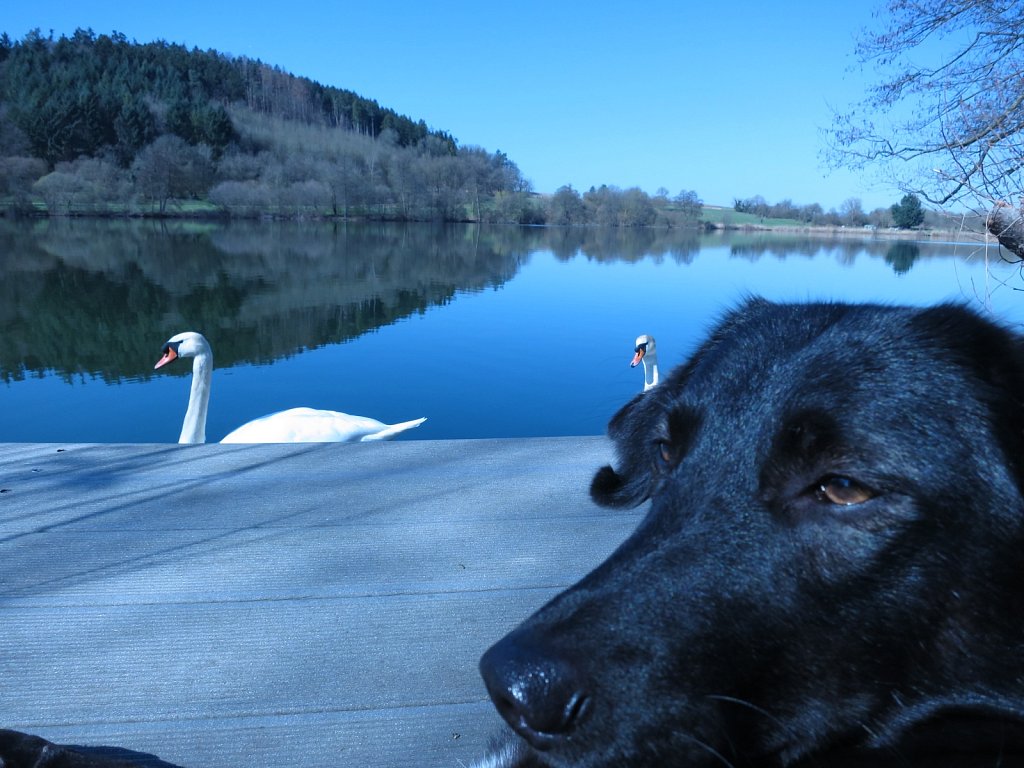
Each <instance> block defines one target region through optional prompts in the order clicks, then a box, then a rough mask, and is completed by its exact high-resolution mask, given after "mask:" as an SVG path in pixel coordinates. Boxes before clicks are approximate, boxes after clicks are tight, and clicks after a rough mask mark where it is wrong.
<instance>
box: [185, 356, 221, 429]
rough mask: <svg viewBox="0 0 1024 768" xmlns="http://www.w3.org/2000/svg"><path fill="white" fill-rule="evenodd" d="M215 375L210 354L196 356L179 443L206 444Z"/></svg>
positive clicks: (193, 362)
mask: <svg viewBox="0 0 1024 768" xmlns="http://www.w3.org/2000/svg"><path fill="white" fill-rule="evenodd" d="M212 374H213V357H212V356H211V355H209V354H199V355H196V357H195V359H194V360H193V361H192V389H191V391H190V392H189V395H188V410H187V411H185V421H184V422H183V423H182V425H181V437H179V438H178V442H179V443H205V442H206V410H207V406H209V404H210V381H211V379H212Z"/></svg>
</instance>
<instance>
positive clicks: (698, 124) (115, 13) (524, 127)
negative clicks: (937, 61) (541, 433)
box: [0, 0, 900, 210]
mask: <svg viewBox="0 0 1024 768" xmlns="http://www.w3.org/2000/svg"><path fill="white" fill-rule="evenodd" d="M879 5H880V3H879V2H872V1H871V0H859V1H855V2H852V3H822V2H821V1H820V0H813V1H812V0H795V1H788V2H782V3H766V2H764V0H733V1H732V2H728V3H725V2H700V3H697V2H687V0H657V1H655V2H644V1H643V0H640V2H637V3H633V4H630V3H623V2H607V1H606V0H590V2H587V3H577V2H559V0H519V1H518V2H516V3H489V2H479V0H474V1H473V2H466V1H463V0H434V1H432V2H424V1H423V0H388V1H387V2H367V1H366V0H359V2H353V1H352V0H340V1H338V2H332V1H331V0H322V1H319V2H316V1H313V0H293V1H292V2H286V3H257V2H253V0H245V2H239V0H204V1H203V2H197V1H196V0H175V2H171V3H158V2H152V3H124V2H120V1H117V2H115V0H33V1H32V2H8V3H6V4H5V8H4V11H3V14H2V15H0V31H6V32H7V33H8V34H9V35H10V36H11V37H12V38H13V39H15V40H20V39H21V38H23V37H24V35H25V34H26V33H27V32H28V31H29V30H31V29H34V28H39V29H40V30H41V31H42V32H43V34H44V35H45V34H48V33H49V32H50V30H52V31H53V33H54V35H55V36H58V37H59V36H60V35H62V34H71V33H72V32H73V31H74V30H75V28H77V27H83V28H91V29H92V30H93V31H94V32H96V33H98V34H99V33H110V32H113V31H117V32H121V33H123V34H124V35H126V36H127V38H128V39H129V40H136V41H138V42H149V41H152V40H157V39H162V40H166V41H168V42H172V43H182V44H184V45H187V46H189V47H193V46H195V47H198V48H201V49H209V48H213V49H216V50H218V51H221V52H223V53H226V54H230V55H235V56H248V57H250V58H254V59H260V60H262V61H264V62H265V63H268V64H271V65H277V66H280V67H281V68H282V69H284V70H286V71H288V72H291V73H292V74H295V75H300V76H305V77H309V78H311V79H313V80H316V81H319V82H320V83H323V84H325V85H331V86H336V87H339V88H348V89H350V90H353V91H355V92H356V93H358V94H360V95H362V96H364V97H367V98H372V99H376V100H377V101H378V103H380V104H381V105H382V106H386V107H390V108H392V109H394V110H396V111H397V112H399V113H402V114H405V115H408V116H409V117H412V118H413V119H416V120H420V119H422V120H424V121H426V123H427V124H428V125H429V126H430V127H431V128H436V129H441V130H445V131H448V132H449V133H450V134H452V135H453V136H454V137H455V138H456V139H457V140H458V141H459V143H460V144H462V145H479V146H482V147H485V148H486V149H488V150H490V151H495V150H501V151H503V152H505V153H506V154H507V155H508V156H509V157H510V158H511V159H512V160H513V161H515V162H516V163H517V165H518V166H519V168H520V169H521V170H522V172H523V174H524V175H525V176H526V177H527V178H529V179H530V180H531V181H532V182H533V184H534V188H535V189H536V190H537V191H539V192H553V191H554V190H555V189H557V188H558V187H559V186H561V185H563V184H572V185H573V186H574V187H575V188H576V189H578V190H580V191H585V190H587V189H589V188H590V187H591V186H593V185H600V184H610V185H616V186H618V187H622V188H628V187H632V186H637V187H640V188H641V189H643V190H645V191H646V192H648V193H654V192H655V190H657V189H658V188H659V187H665V188H667V189H668V190H669V191H670V193H671V194H676V193H677V192H679V191H680V190H683V189H686V190H690V189H692V190H696V192H697V193H698V194H699V195H700V196H701V198H702V199H703V200H704V201H705V202H706V203H709V204H721V205H729V204H731V203H732V201H733V200H734V199H735V198H737V197H750V196H752V195H757V194H759V195H763V196H764V197H765V198H767V199H768V200H769V201H770V202H777V201H779V200H782V199H786V198H788V199H791V200H793V202H795V203H797V204H808V203H815V202H817V203H820V204H821V205H822V206H823V207H824V208H826V209H829V208H833V207H836V208H838V207H839V206H840V205H841V204H842V202H843V201H844V200H846V199H847V198H850V197H857V198H860V199H861V200H862V202H863V205H864V208H865V210H871V209H873V208H875V207H879V206H885V207H888V206H889V205H890V204H892V203H894V202H897V201H898V200H899V197H900V193H899V192H898V191H897V190H896V189H895V188H893V187H891V186H879V185H878V184H877V183H872V181H871V179H869V178H865V177H862V176H857V175H854V174H851V173H847V172H843V171H829V169H828V168H827V167H826V166H825V164H824V161H823V160H822V150H823V149H824V136H823V130H824V129H827V128H828V127H829V126H830V125H831V123H832V112H833V109H835V108H840V109H841V108H843V107H845V106H847V105H849V104H850V103H851V102H854V101H856V100H857V99H859V98H860V97H861V96H862V95H863V93H864V89H865V88H866V87H867V86H868V85H870V83H871V82H873V80H874V78H873V77H872V74H871V73H870V72H867V73H864V74H861V73H860V71H859V70H858V69H857V68H856V67H854V64H855V60H854V57H853V51H854V42H855V38H856V36H857V34H858V33H859V32H860V30H861V29H862V28H864V27H868V26H871V25H872V24H874V23H876V20H875V19H874V17H873V11H875V10H876V9H877V8H878V7H879Z"/></svg>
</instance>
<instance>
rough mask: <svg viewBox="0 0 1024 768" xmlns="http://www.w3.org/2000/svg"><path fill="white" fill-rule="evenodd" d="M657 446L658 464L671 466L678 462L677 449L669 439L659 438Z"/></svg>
mask: <svg viewBox="0 0 1024 768" xmlns="http://www.w3.org/2000/svg"><path fill="white" fill-rule="evenodd" d="M655 447H656V449H657V450H656V451H655V453H656V456H657V461H658V465H659V466H662V467H671V466H672V465H673V464H675V463H676V449H675V447H674V446H673V445H672V443H670V442H669V441H668V440H659V441H658V442H657V445H656V446H655Z"/></svg>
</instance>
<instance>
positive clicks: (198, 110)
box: [0, 30, 455, 165]
mask: <svg viewBox="0 0 1024 768" xmlns="http://www.w3.org/2000/svg"><path fill="white" fill-rule="evenodd" d="M0 83H2V90H0V94H2V98H3V101H4V103H5V105H6V107H7V110H8V111H9V118H10V119H11V120H12V121H13V122H14V123H15V125H17V126H18V127H19V128H20V129H21V130H22V131H24V132H25V135H26V137H27V138H28V140H29V142H30V144H31V149H32V152H33V154H35V155H36V156H38V157H41V158H43V159H44V160H46V161H47V162H48V163H49V164H51V165H53V164H55V163H57V162H59V161H61V160H74V159H76V158H77V157H79V156H81V155H95V154H97V153H98V152H100V151H101V150H103V149H104V148H112V149H113V150H114V151H115V152H116V153H117V157H118V159H119V160H120V161H122V162H125V163H130V161H131V160H133V159H134V158H135V155H136V153H137V152H138V151H139V150H140V149H141V148H142V147H143V146H145V145H146V144H148V143H149V142H150V141H151V140H152V139H153V138H154V137H155V136H156V135H158V134H159V133H160V132H161V131H162V130H166V131H169V132H171V133H175V134H178V135H180V136H182V138H184V139H186V140H189V141H192V142H193V143H204V144H207V145H209V146H210V147H212V148H213V149H214V150H215V151H217V152H223V151H224V150H225V149H226V148H227V146H228V145H229V144H230V142H231V141H232V140H233V139H234V138H236V137H235V136H234V134H233V131H232V129H231V122H230V120H229V118H228V115H227V113H226V111H225V108H226V107H227V106H229V105H232V104H244V105H245V106H246V107H247V108H248V109H250V110H252V111H253V112H255V113H258V114H261V115H267V116H275V117H280V118H284V119H286V120H296V121H300V122H302V123H306V124H312V125H325V126H331V127H337V128H343V129H346V130H349V131H354V132H356V133H359V134H363V135H366V136H372V137H378V136H380V134H381V133H382V132H384V131H390V132H392V133H393V135H394V140H395V143H397V145H398V146H402V147H409V146H415V145H416V144H418V143H419V142H421V141H423V140H424V139H426V138H427V136H433V137H435V138H437V139H438V140H440V142H442V143H443V144H444V145H445V146H446V147H447V149H448V150H449V151H451V152H454V150H455V141H454V140H453V139H452V137H451V136H450V135H448V134H447V133H445V132H443V131H432V130H430V129H428V128H427V125H426V123H424V122H423V121H422V120H420V121H414V120H413V119H412V118H409V117H406V116H405V115H400V114H398V113H397V112H395V111H394V110H392V109H387V108H386V107H381V106H380V105H379V104H378V103H377V102H376V101H373V100H371V99H366V98H363V97H362V96H359V95H358V94H356V93H353V92H352V91H348V90H344V89H341V88H332V87H328V86H323V85H321V84H319V83H316V82H314V81H312V80H309V79H307V78H304V77H297V76H294V75H291V74H288V73H286V72H283V71H281V69H280V68H278V67H271V66H270V65H268V64H264V63H263V62H261V61H258V60H256V61H254V60H252V59H248V58H244V57H229V56H225V55H223V54H220V53H218V52H216V51H212V50H211V51H200V50H199V49H192V50H189V49H187V48H185V47H184V46H182V45H174V44H171V43H167V42H162V41H160V42H154V43H145V44H139V43H134V42H129V41H128V40H127V39H125V37H124V35H121V34H118V33H115V34H113V35H110V36H108V35H96V34H94V33H93V32H92V31H86V30H78V31H77V32H76V33H75V34H74V35H73V36H72V37H70V38H67V37H61V38H60V39H58V40H54V39H52V38H45V37H43V36H42V35H41V34H40V33H39V32H38V30H37V31H35V32H32V33H30V34H29V35H28V36H26V37H25V39H24V40H23V41H21V42H19V43H12V42H11V40H10V38H9V37H8V35H7V34H6V33H4V34H3V35H2V37H0Z"/></svg>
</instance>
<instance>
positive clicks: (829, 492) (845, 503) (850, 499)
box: [814, 475, 874, 507]
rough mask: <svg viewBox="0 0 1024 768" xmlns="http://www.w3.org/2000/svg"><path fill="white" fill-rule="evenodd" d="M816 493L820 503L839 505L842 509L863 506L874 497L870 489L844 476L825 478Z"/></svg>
mask: <svg viewBox="0 0 1024 768" xmlns="http://www.w3.org/2000/svg"><path fill="white" fill-rule="evenodd" d="M814 493H815V496H816V497H817V499H818V501H820V502H822V503H824V504H837V505H839V506H841V507H850V506H853V505H854V504H863V503H864V502H865V501H867V500H868V499H870V498H872V497H873V496H874V493H872V492H871V490H870V489H868V488H866V487H865V486H863V485H861V484H860V483H858V482H857V481H856V480H852V479H850V478H849V477H843V476H842V475H830V476H829V477H825V478H823V479H822V480H821V482H820V483H819V484H818V486H817V488H816V489H815V492H814Z"/></svg>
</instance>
